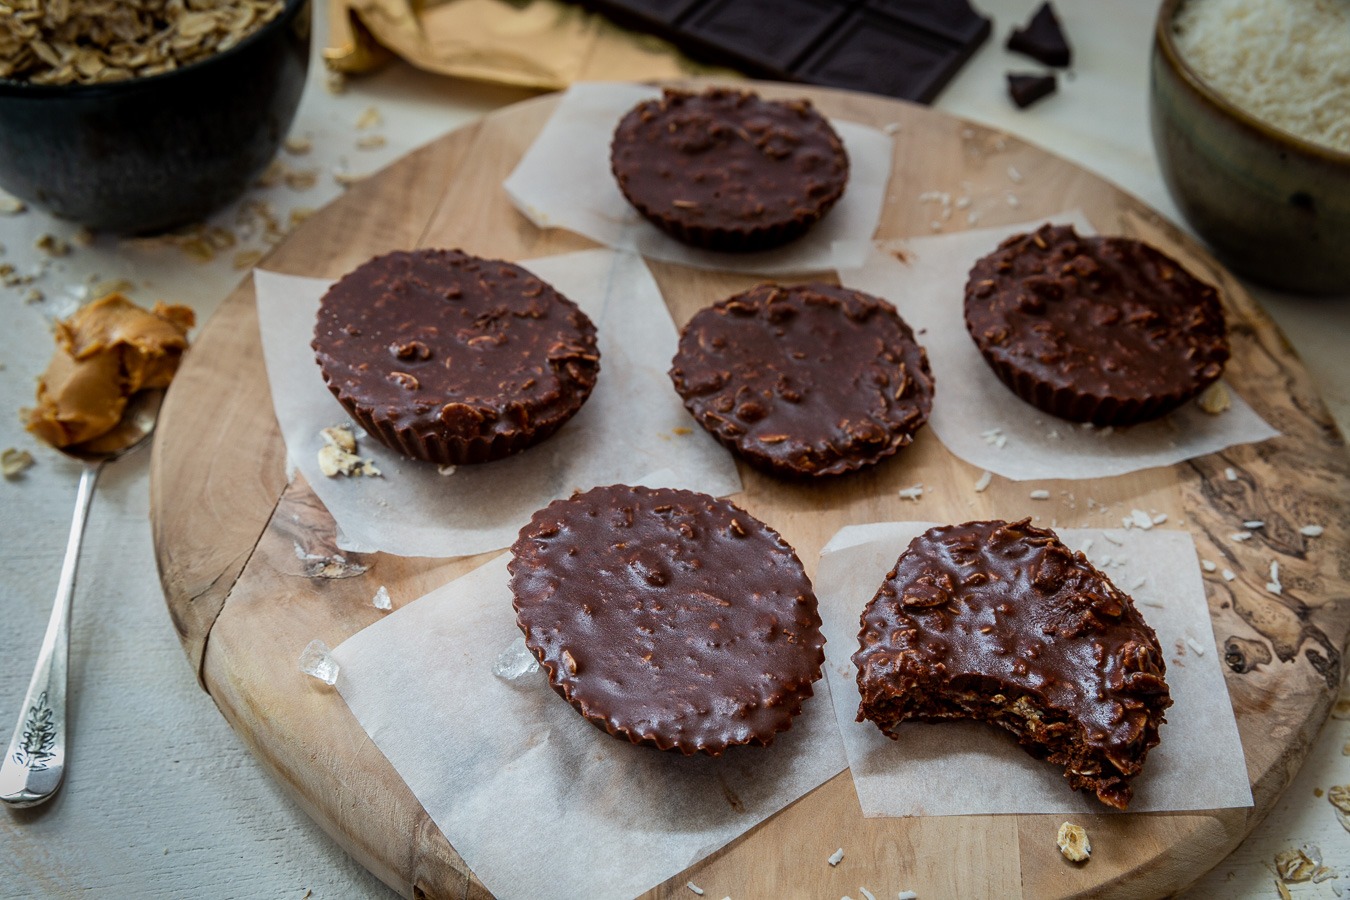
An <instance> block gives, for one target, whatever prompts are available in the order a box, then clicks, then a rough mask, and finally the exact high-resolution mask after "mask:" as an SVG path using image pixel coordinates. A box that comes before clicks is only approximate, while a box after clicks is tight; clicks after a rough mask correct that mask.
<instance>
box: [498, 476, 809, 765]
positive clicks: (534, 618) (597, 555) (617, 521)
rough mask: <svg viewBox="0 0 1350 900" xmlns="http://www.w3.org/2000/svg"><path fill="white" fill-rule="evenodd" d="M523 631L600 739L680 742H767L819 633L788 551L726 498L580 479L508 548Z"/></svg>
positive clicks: (691, 747)
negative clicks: (586, 484)
mask: <svg viewBox="0 0 1350 900" xmlns="http://www.w3.org/2000/svg"><path fill="white" fill-rule="evenodd" d="M511 552H512V559H511V562H510V565H509V570H510V573H511V591H512V593H513V594H514V596H515V600H514V603H513V605H514V607H515V610H516V621H517V623H518V624H519V625H520V629H521V631H523V632H524V633H525V643H526V644H527V646H529V648H530V650H531V651H532V652H533V653H534V655H535V656H536V657H537V658H538V659H539V661H540V663H541V664H542V665H543V667H544V668H545V669H546V670H547V672H548V677H549V683H550V684H551V685H552V686H553V689H554V690H556V691H557V692H558V693H559V694H560V695H562V696H563V697H564V698H566V699H567V701H568V702H570V703H571V704H572V705H573V706H574V707H575V708H576V709H577V711H579V712H580V713H581V714H582V715H583V716H585V717H586V718H587V719H589V720H590V721H591V722H592V723H593V724H595V725H597V726H599V727H601V728H603V729H605V730H606V731H608V732H609V733H610V734H612V735H614V736H615V737H619V738H623V739H626V740H629V741H632V742H633V743H635V744H638V743H640V744H646V745H650V746H654V747H658V748H660V749H662V750H670V749H677V750H680V751H681V752H683V753H685V754H692V753H695V752H698V751H701V752H704V753H707V754H710V755H712V756H717V755H719V754H720V753H721V752H722V751H723V750H725V749H726V748H727V747H729V746H732V745H736V744H760V745H767V744H769V743H770V742H771V741H772V740H773V736H774V735H775V734H776V733H777V732H779V731H782V730H784V729H786V728H787V727H788V726H789V725H790V724H791V720H792V717H793V716H795V715H797V713H799V712H800V711H801V705H802V701H804V700H805V699H806V698H808V697H810V696H811V694H812V687H811V685H812V683H813V682H814V681H816V680H817V679H818V678H820V675H821V665H822V664H823V663H824V659H825V655H824V651H823V650H822V647H823V646H824V644H825V639H824V637H822V635H821V633H820V616H819V614H818V613H817V611H816V597H815V594H814V593H813V592H812V590H811V583H810V581H809V580H808V579H807V577H806V573H805V572H804V571H803V569H802V564H801V562H800V560H798V558H797V554H796V553H795V552H794V551H793V549H792V548H791V547H790V546H788V545H787V543H786V542H784V541H783V539H782V537H780V536H779V535H778V533H777V532H775V531H774V530H773V529H771V528H769V527H768V526H766V525H764V524H763V523H762V522H760V521H758V520H757V519H755V518H754V517H752V516H750V515H749V514H747V513H746V512H744V511H742V510H740V509H738V508H737V507H735V506H733V505H732V504H731V503H728V502H727V501H725V500H718V499H716V498H714V497H709V496H707V495H706V494H698V493H694V492H692V491H681V490H669V489H659V490H652V489H648V488H642V487H628V486H626V485H611V486H609V487H599V488H594V489H592V490H590V491H587V492H585V493H581V494H576V495H574V496H572V497H571V498H570V499H568V500H558V501H555V502H554V503H551V504H550V505H549V506H547V507H545V508H544V509H542V510H540V511H539V512H537V513H535V515H534V518H533V519H531V520H530V523H529V524H528V525H526V526H525V527H524V528H523V529H521V532H520V538H519V539H518V540H517V541H516V543H515V545H514V546H513V547H512V548H511Z"/></svg>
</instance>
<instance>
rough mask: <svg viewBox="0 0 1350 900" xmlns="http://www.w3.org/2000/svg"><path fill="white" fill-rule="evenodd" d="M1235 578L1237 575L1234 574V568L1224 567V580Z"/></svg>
mask: <svg viewBox="0 0 1350 900" xmlns="http://www.w3.org/2000/svg"><path fill="white" fill-rule="evenodd" d="M1234 578H1237V576H1236V575H1234V574H1233V570H1232V569H1224V570H1223V580H1224V581H1232V580H1233V579H1234Z"/></svg>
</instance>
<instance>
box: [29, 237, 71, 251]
mask: <svg viewBox="0 0 1350 900" xmlns="http://www.w3.org/2000/svg"><path fill="white" fill-rule="evenodd" d="M33 246H34V247H36V248H38V249H39V250H41V251H42V252H43V253H45V254H47V255H48V256H68V255H70V244H69V243H68V242H67V241H65V240H63V239H61V238H59V237H57V236H56V235H54V234H44V235H42V236H40V237H39V238H38V239H37V240H36V241H34V242H33Z"/></svg>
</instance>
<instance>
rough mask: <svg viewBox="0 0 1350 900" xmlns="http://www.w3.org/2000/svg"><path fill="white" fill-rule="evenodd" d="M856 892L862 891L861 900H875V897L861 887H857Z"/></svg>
mask: <svg viewBox="0 0 1350 900" xmlns="http://www.w3.org/2000/svg"><path fill="white" fill-rule="evenodd" d="M858 890H860V891H862V895H863V900H877V895H876V894H874V893H872V892H871V891H869V890H868V889H867V888H865V887H863V886H862V885H858Z"/></svg>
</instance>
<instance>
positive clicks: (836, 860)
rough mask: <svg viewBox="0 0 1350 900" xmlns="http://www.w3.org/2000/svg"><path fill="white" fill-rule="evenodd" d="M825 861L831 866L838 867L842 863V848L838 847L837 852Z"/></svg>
mask: <svg viewBox="0 0 1350 900" xmlns="http://www.w3.org/2000/svg"><path fill="white" fill-rule="evenodd" d="M825 861H826V862H828V863H829V864H830V865H832V866H837V865H839V864H840V863H841V862H843V861H844V848H843V847H840V848H839V849H838V850H836V851H834V852H833V853H831V854H830V858H829V859H827V860H825Z"/></svg>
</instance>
